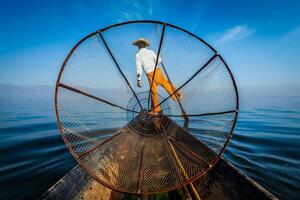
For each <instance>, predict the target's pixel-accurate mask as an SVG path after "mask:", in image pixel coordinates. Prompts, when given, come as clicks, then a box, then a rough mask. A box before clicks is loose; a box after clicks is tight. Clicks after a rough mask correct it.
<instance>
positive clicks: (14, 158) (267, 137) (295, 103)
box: [0, 97, 300, 199]
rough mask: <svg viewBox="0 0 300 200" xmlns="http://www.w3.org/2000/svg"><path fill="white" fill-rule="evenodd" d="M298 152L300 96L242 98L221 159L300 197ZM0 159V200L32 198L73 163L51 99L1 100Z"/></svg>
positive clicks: (278, 192)
mask: <svg viewBox="0 0 300 200" xmlns="http://www.w3.org/2000/svg"><path fill="white" fill-rule="evenodd" d="M45 99H47V100H45ZM299 150H300V97H248V98H246V97H245V98H241V112H240V115H239V118H238V122H237V126H236V129H235V134H234V136H233V138H232V140H231V142H230V145H229V147H228V148H227V151H226V153H225V155H224V158H225V159H226V160H228V161H229V162H231V163H232V164H234V165H235V166H236V167H237V168H238V169H240V170H241V171H243V172H244V173H246V174H247V175H249V176H250V177H251V178H253V179H254V180H255V181H257V182H258V183H259V184H261V185H262V186H263V187H265V188H266V189H267V190H269V191H270V192H272V193H273V194H274V195H275V196H277V197H279V198H280V199H300V151H299ZM0 163H1V165H0V185H1V188H0V199H34V198H36V197H38V196H39V195H41V194H42V193H43V192H45V191H46V190H47V189H48V188H49V187H50V186H52V185H53V184H54V183H55V182H56V181H58V180H59V179H60V178H61V177H62V176H64V175H65V174H66V173H67V172H68V171H69V170H70V169H72V168H73V167H74V166H75V165H76V163H75V161H74V160H73V158H72V157H71V155H70V154H69V152H68V150H67V148H66V146H65V144H64V143H63V141H62V139H61V136H60V134H59V131H58V128H57V124H56V119H55V114H54V110H53V99H52V98H41V99H36V98H35V99H30V98H15V99H11V98H9V99H8V98H0Z"/></svg>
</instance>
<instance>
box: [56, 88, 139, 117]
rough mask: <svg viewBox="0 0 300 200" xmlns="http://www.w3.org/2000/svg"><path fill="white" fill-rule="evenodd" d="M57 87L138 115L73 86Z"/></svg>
mask: <svg viewBox="0 0 300 200" xmlns="http://www.w3.org/2000/svg"><path fill="white" fill-rule="evenodd" d="M57 86H59V87H62V88H65V89H67V90H71V91H73V92H76V93H79V94H82V95H84V96H87V97H90V98H92V99H95V100H98V101H101V102H103V103H106V104H108V105H111V106H113V107H116V108H120V109H122V110H125V111H129V112H134V113H138V112H137V111H134V110H129V109H127V108H124V107H122V106H119V105H117V104H114V103H111V102H109V101H107V100H104V99H102V98H99V97H96V96H94V95H92V94H89V93H87V92H84V91H82V90H79V89H77V88H74V87H72V86H69V85H66V84H63V83H58V85H57Z"/></svg>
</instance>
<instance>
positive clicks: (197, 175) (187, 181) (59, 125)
mask: <svg viewBox="0 0 300 200" xmlns="http://www.w3.org/2000/svg"><path fill="white" fill-rule="evenodd" d="M133 23H150V24H151V23H152V24H161V25H165V26H169V27H172V28H175V29H179V30H181V31H183V32H185V33H187V34H189V35H191V36H193V37H195V38H196V39H198V40H199V41H200V42H202V43H204V44H205V45H207V46H208V47H209V48H210V49H211V50H212V51H213V52H214V53H215V54H217V56H218V57H219V58H220V59H221V61H222V62H223V63H224V65H225V67H226V69H227V71H228V72H229V75H230V78H231V80H232V84H233V87H234V91H235V95H236V99H235V100H236V109H235V117H234V119H233V123H232V127H231V130H230V134H228V137H227V139H226V142H225V143H224V146H223V148H222V150H221V151H220V153H219V154H218V155H217V156H216V157H215V159H214V160H213V161H212V162H211V166H212V167H208V168H207V169H206V170H205V171H203V172H199V173H198V174H196V175H195V176H193V177H192V178H190V179H188V180H186V181H184V182H182V183H181V184H178V185H176V186H174V187H171V188H167V189H164V190H157V191H155V192H141V193H138V192H132V191H126V190H119V189H117V188H114V187H113V186H111V185H109V184H107V183H105V182H104V181H102V180H101V179H99V178H98V177H97V176H96V175H95V174H94V173H93V172H91V171H90V170H89V168H88V167H87V166H86V165H85V164H84V163H83V162H82V161H81V160H80V159H79V158H78V156H77V155H76V153H75V152H74V151H73V149H72V147H71V146H70V144H69V142H68V140H67V139H66V137H65V136H64V133H63V129H62V125H61V122H60V118H59V112H58V107H57V97H58V89H59V84H60V79H61V76H62V74H63V71H64V68H65V66H66V64H67V63H68V61H69V59H70V57H71V56H72V54H73V53H74V51H75V50H76V49H77V47H78V46H79V45H80V44H81V43H83V42H84V41H85V40H87V39H88V38H90V37H92V36H94V35H96V34H98V33H99V32H104V31H106V30H109V29H111V28H113V27H117V26H122V25H126V24H133ZM54 107H55V114H56V122H57V125H58V127H59V130H60V134H61V136H62V139H63V141H64V143H65V144H66V146H67V147H68V150H69V151H70V153H71V155H72V156H73V158H74V159H75V160H76V162H77V163H78V164H79V165H80V166H81V167H82V168H83V169H84V170H85V171H86V173H88V174H89V175H91V176H92V177H93V178H94V179H95V180H97V181H98V182H99V183H101V184H102V185H104V186H106V187H107V188H109V189H111V190H115V191H118V192H123V193H129V194H144V195H150V194H159V193H163V192H169V191H172V190H175V189H178V188H181V187H183V186H185V185H187V184H189V183H191V182H193V181H195V180H197V179H199V178H200V177H202V176H204V175H206V174H207V172H209V171H210V170H211V169H212V168H213V167H214V166H215V165H216V163H217V162H218V160H219V159H220V158H221V155H222V154H223V153H224V152H225V150H226V147H227V145H228V143H229V141H230V138H231V137H232V135H233V131H234V128H235V125H236V121H237V117H238V112H239V93H238V89H237V85H236V82H235V79H234V77H233V74H232V72H231V70H230V68H229V66H228V65H227V63H226V62H225V60H224V59H223V57H222V56H221V55H220V54H219V53H218V52H217V51H216V50H215V49H214V48H213V47H212V46H211V45H210V44H208V43H207V42H205V41H204V40H203V39H201V38H200V37H198V36H197V35H195V34H193V33H191V32H190V31H187V30H186V29H183V28H181V27H178V26H175V25H173V24H169V23H166V22H162V21H157V20H132V21H126V22H121V23H116V24H112V25H110V26H107V27H104V28H101V29H99V30H97V31H95V32H92V33H90V34H88V35H87V36H85V37H83V38H82V39H81V40H79V41H78V42H77V43H76V44H75V45H74V46H73V47H72V49H71V50H70V52H69V53H68V55H67V56H66V58H65V60H64V62H63V64H62V66H61V68H60V71H59V74H58V77H57V80H56V84H55V91H54Z"/></svg>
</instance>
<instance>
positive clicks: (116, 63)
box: [98, 31, 143, 110]
mask: <svg viewBox="0 0 300 200" xmlns="http://www.w3.org/2000/svg"><path fill="white" fill-rule="evenodd" d="M98 34H99V35H100V37H101V40H102V41H103V43H104V46H105V47H106V49H107V51H108V53H109V55H110V56H111V58H112V59H113V61H114V63H115V65H116V67H117V68H118V70H119V72H120V73H121V75H122V77H123V78H124V80H125V82H126V83H127V85H128V87H129V88H130V90H131V91H132V93H133V95H134V97H135V98H136V100H137V102H138V104H139V106H140V109H141V110H142V109H143V107H142V104H141V102H140V100H139V99H138V97H137V95H136V93H135V91H134V90H133V88H132V87H131V85H130V83H129V81H128V79H127V78H126V76H125V74H124V73H123V71H122V70H121V68H120V66H119V64H118V62H117V60H116V59H115V57H114V55H113V54H112V52H111V50H110V48H109V46H108V45H107V43H106V41H105V39H104V37H103V35H102V33H101V31H98Z"/></svg>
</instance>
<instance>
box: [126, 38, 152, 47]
mask: <svg viewBox="0 0 300 200" xmlns="http://www.w3.org/2000/svg"><path fill="white" fill-rule="evenodd" d="M141 42H143V43H145V44H146V46H150V42H149V40H147V39H145V38H138V39H136V40H134V41H133V42H132V43H131V44H133V45H135V46H138V44H139V43H141Z"/></svg>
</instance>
